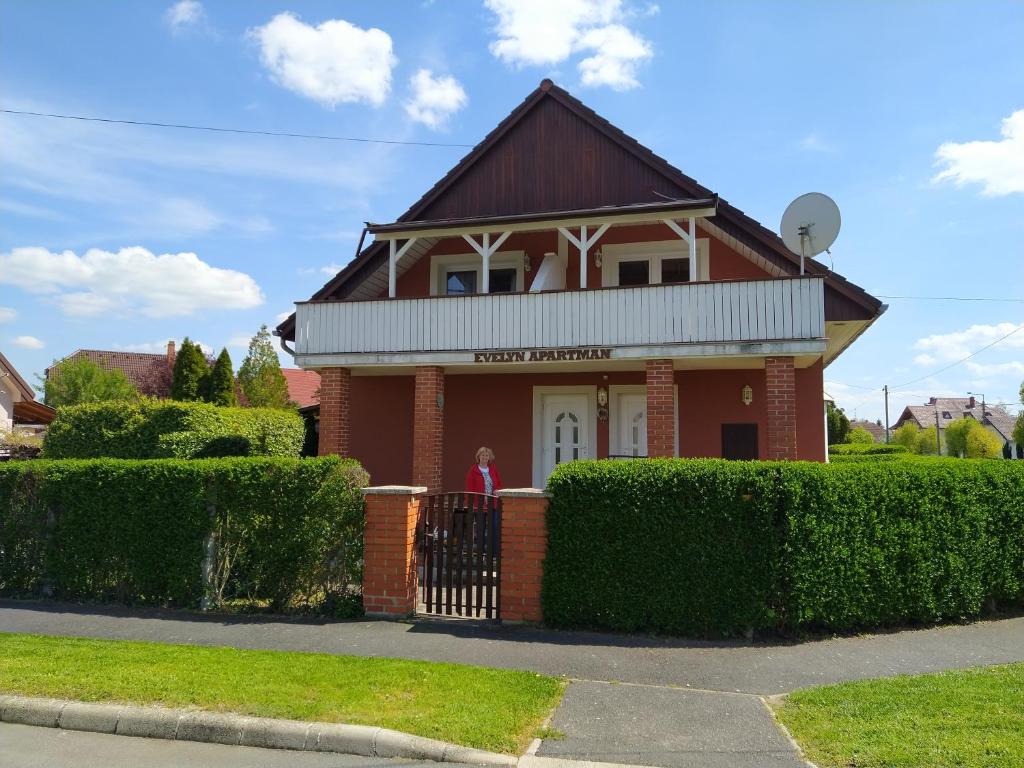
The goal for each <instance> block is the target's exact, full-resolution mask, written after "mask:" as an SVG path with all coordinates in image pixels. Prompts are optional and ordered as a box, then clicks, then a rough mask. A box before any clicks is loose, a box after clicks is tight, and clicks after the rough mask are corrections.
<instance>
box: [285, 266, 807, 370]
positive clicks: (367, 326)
mask: <svg viewBox="0 0 1024 768" xmlns="http://www.w3.org/2000/svg"><path fill="white" fill-rule="evenodd" d="M824 333H825V311H824V284H823V281H822V279H821V278H793V279H775V280H743V281H726V282H709V283H682V284H675V285H651V286H642V287H632V288H602V289H597V290H590V291H557V292H551V293H515V294H491V295H485V296H445V297H430V298H419V299H379V300H373V301H332V302H307V303H303V304H299V305H298V306H297V312H296V331H295V352H296V354H298V355H330V354H353V353H402V352H445V351H486V350H503V349H526V348H545V347H615V346H637V345H663V344H686V343H714V342H748V341H749V342H756V341H777V340H778V341H783V340H786V341H788V340H802V339H820V338H822V337H823V336H824Z"/></svg>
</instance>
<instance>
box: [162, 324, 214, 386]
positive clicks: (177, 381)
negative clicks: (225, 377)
mask: <svg viewBox="0 0 1024 768" xmlns="http://www.w3.org/2000/svg"><path fill="white" fill-rule="evenodd" d="M209 375H210V366H209V365H208V364H207V362H206V355H204V354H203V350H202V349H200V348H199V345H198V344H193V343H192V342H191V341H189V338H188V336H186V337H185V340H184V341H183V342H181V349H179V350H178V354H177V356H176V357H175V358H174V372H173V373H172V374H171V399H172V400H201V399H202V391H203V390H202V387H203V379H205V378H206V377H207V376H209Z"/></svg>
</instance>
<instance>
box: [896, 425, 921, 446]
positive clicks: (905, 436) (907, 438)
mask: <svg viewBox="0 0 1024 768" xmlns="http://www.w3.org/2000/svg"><path fill="white" fill-rule="evenodd" d="M920 431H921V428H920V427H918V426H917V424H915V423H914V422H912V421H908V422H906V423H905V424H904V425H903V426H902V427H900V428H899V429H897V430H894V431H893V433H892V438H891V440H892V442H893V443H895V444H896V445H902V446H904V447H905V448H906V449H907V450H908V451H911V452H912V453H917V436H918V433H920Z"/></svg>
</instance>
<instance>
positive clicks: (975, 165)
mask: <svg viewBox="0 0 1024 768" xmlns="http://www.w3.org/2000/svg"><path fill="white" fill-rule="evenodd" d="M1000 133H1001V134H1002V136H1003V138H1002V139H1001V140H1000V141H968V142H964V143H963V144H957V143H955V142H946V143H945V144H942V145H941V146H940V147H939V148H938V149H937V150H936V152H935V159H936V162H937V164H939V165H941V166H944V168H943V170H942V171H940V172H939V173H938V174H937V175H936V176H935V177H933V178H932V181H933V182H942V181H952V182H953V183H955V184H956V185H957V186H964V185H965V184H981V185H982V190H981V191H982V194H984V195H988V196H991V197H995V196H999V195H1009V194H1012V193H1013V192H1024V109H1020V110H1017V111H1016V112H1014V113H1013V114H1012V115H1010V116H1009V117H1007V118H1005V119H1004V120H1003V124H1002V128H1001V129H1000Z"/></svg>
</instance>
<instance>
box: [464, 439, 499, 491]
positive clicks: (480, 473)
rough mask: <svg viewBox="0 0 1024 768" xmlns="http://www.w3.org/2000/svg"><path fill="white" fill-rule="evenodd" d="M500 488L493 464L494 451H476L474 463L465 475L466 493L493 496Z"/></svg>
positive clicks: (495, 466)
mask: <svg viewBox="0 0 1024 768" xmlns="http://www.w3.org/2000/svg"><path fill="white" fill-rule="evenodd" d="M501 488H502V486H501V475H500V474H499V473H498V466H497V465H496V464H495V463H494V451H492V450H491V449H490V448H487V447H481V448H479V449H477V452H476V463H474V464H473V466H471V467H470V468H469V471H468V472H467V473H466V492H467V493H486V494H487V495H488V496H493V495H494V494H495V493H496V492H497V491H500V490H501Z"/></svg>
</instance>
